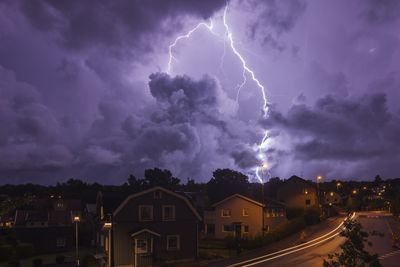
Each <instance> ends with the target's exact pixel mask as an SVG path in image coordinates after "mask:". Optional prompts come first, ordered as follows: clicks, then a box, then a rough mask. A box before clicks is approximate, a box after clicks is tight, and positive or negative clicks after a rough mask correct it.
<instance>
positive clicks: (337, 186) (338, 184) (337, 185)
mask: <svg viewBox="0 0 400 267" xmlns="http://www.w3.org/2000/svg"><path fill="white" fill-rule="evenodd" d="M341 185H342V183H341V182H337V183H336V190H337V191H339V187H340V186H341Z"/></svg>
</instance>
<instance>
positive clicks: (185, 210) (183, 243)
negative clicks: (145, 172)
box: [100, 187, 201, 267]
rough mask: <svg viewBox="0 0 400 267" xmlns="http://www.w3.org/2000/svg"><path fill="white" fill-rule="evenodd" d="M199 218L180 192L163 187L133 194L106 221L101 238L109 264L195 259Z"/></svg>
mask: <svg viewBox="0 0 400 267" xmlns="http://www.w3.org/2000/svg"><path fill="white" fill-rule="evenodd" d="M103 204H105V203H104V201H103ZM200 221H201V217H200V216H199V214H198V213H197V211H196V210H195V209H194V207H193V206H192V204H191V203H190V202H189V201H188V199H187V198H186V197H184V196H183V195H181V194H177V193H175V192H172V191H170V190H167V189H165V188H162V187H154V188H151V189H148V190H145V191H142V192H139V193H136V194H132V195H130V196H128V197H127V198H126V199H125V200H124V201H123V202H122V203H121V204H120V205H119V206H118V207H117V208H116V209H115V210H114V212H113V213H112V216H111V218H110V220H109V221H104V222H103V228H102V231H101V234H100V239H101V243H102V246H103V248H104V250H105V252H106V254H107V255H108V265H109V266H111V265H114V266H122V265H130V266H135V267H137V266H153V265H156V264H157V262H161V263H163V262H166V261H174V260H180V259H193V258H196V257H197V253H198V247H197V242H198V226H199V222H200Z"/></svg>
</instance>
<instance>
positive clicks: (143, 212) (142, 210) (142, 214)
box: [139, 205, 153, 221]
mask: <svg viewBox="0 0 400 267" xmlns="http://www.w3.org/2000/svg"><path fill="white" fill-rule="evenodd" d="M139 220H140V221H152V220H153V206H150V205H148V206H139Z"/></svg>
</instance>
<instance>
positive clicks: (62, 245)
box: [56, 238, 66, 248]
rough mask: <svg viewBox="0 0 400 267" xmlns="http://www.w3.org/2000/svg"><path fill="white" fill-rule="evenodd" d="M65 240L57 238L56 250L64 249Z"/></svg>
mask: <svg viewBox="0 0 400 267" xmlns="http://www.w3.org/2000/svg"><path fill="white" fill-rule="evenodd" d="M65 243H66V241H65V238H57V239H56V247H58V248H65Z"/></svg>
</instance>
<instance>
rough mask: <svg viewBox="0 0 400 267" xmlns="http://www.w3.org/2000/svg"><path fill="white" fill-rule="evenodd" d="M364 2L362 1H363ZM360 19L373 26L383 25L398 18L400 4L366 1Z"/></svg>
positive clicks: (384, 0)
mask: <svg viewBox="0 0 400 267" xmlns="http://www.w3.org/2000/svg"><path fill="white" fill-rule="evenodd" d="M363 2H364V1H363ZM365 2H367V7H366V8H365V10H363V12H362V17H363V18H364V19H366V20H367V21H368V22H370V23H373V24H385V23H390V22H393V21H396V20H398V19H399V18H400V2H399V1H397V0H368V1H365Z"/></svg>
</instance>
